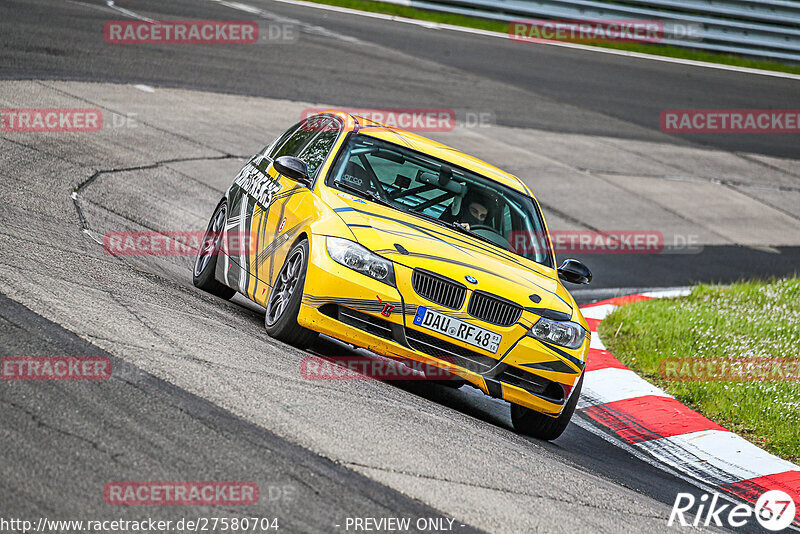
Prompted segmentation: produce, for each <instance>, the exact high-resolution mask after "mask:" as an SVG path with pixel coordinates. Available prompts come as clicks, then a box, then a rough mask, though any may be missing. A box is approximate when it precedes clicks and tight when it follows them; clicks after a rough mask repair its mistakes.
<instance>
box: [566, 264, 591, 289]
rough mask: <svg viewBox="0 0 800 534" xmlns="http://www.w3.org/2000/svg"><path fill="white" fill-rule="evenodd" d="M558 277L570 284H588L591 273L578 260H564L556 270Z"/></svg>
mask: <svg viewBox="0 0 800 534" xmlns="http://www.w3.org/2000/svg"><path fill="white" fill-rule="evenodd" d="M558 277H559V278H560V279H562V280H563V281H565V282H569V283H570V284H588V283H589V282H591V281H592V271H590V270H589V268H588V267H586V266H585V265H584V264H582V263H581V262H579V261H578V260H564V263H562V264H561V267H559V268H558Z"/></svg>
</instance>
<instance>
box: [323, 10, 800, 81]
mask: <svg viewBox="0 0 800 534" xmlns="http://www.w3.org/2000/svg"><path fill="white" fill-rule="evenodd" d="M309 1H311V2H314V3H317V4H327V5H332V6H339V7H347V8H351V9H358V10H360V11H369V12H372V13H383V14H386V15H395V16H398V17H406V18H410V19H419V20H426V21H430V22H438V23H441V24H452V25H454V26H465V27H467V28H478V29H480V30H489V31H494V32H498V33H502V34H506V35H508V23H504V22H500V21H497V20H490V19H481V18H476V17H467V16H464V15H456V14H452V13H443V12H439V11H428V10H425V9H417V8H413V7H408V6H400V5H396V4H388V3H384V2H373V1H371V0H309ZM520 18H524V17H520ZM518 44H519V46H526V45H527V44H528V43H518ZM590 46H598V47H603V48H613V49H616V50H627V51H629V52H641V53H645V54H655V55H659V56H667V57H675V58H681V59H691V60H695V61H707V62H710V63H720V64H723V65H734V66H737V67H749V68H752V69H763V70H774V71H779V72H788V73H792V74H800V65H794V64H787V63H781V62H778V61H767V60H760V59H750V58H746V57H742V56H737V55H733V54H721V53H714V52H703V51H700V50H692V49H689V48H681V47H678V46H670V45H660V44H647V43H602V44H596V43H595V44H592V45H590Z"/></svg>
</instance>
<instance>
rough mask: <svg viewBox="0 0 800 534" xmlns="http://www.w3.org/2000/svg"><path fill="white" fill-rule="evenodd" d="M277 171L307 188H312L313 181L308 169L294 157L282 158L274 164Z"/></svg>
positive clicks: (301, 161)
mask: <svg viewBox="0 0 800 534" xmlns="http://www.w3.org/2000/svg"><path fill="white" fill-rule="evenodd" d="M272 166H273V167H274V168H275V170H276V171H278V172H279V173H281V174H282V175H284V176H286V177H287V178H291V179H292V180H294V181H295V182H300V183H301V184H303V185H304V186H306V187H309V188H310V187H311V184H312V180H311V177H310V176H308V167H307V166H306V164H305V163H304V162H303V160H301V159H300V158H296V157H294V156H281V157H279V158H278V159H276V160H275V162H274V163H273V164H272Z"/></svg>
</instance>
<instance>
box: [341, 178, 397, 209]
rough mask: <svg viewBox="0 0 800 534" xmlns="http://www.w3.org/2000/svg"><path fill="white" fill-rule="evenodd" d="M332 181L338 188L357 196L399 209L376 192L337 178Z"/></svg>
mask: <svg viewBox="0 0 800 534" xmlns="http://www.w3.org/2000/svg"><path fill="white" fill-rule="evenodd" d="M333 183H334V185H335V186H336V187H338V188H340V189H346V190H347V191H351V192H353V193H356V194H357V195H358V196H360V197H363V198H366V199H367V200H371V201H373V202H375V203H376V204H380V205H382V206H387V207H389V208H394V209H399V208H398V207H397V206H395V205H394V204H392V203H390V202H388V201H386V200H384V199H383V198H381V196H380V195H379V194H378V193H374V192H372V191H365V190H363V189H361V188H359V187H356V186H354V185H350V184H348V183H347V182H340V181H338V180H334V181H333Z"/></svg>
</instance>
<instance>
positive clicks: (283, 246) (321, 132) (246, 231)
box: [232, 116, 343, 305]
mask: <svg viewBox="0 0 800 534" xmlns="http://www.w3.org/2000/svg"><path fill="white" fill-rule="evenodd" d="M342 128H343V123H342V122H341V120H340V119H338V118H337V117H333V116H323V117H319V116H316V117H311V118H310V119H308V120H305V121H302V122H300V123H299V124H298V125H297V126H296V127H294V129H293V130H291V133H289V132H287V134H288V135H287V134H284V135H283V136H282V137H281V138H279V139H278V141H277V142H276V143H273V145H271V146H270V147H267V149H265V150H264V151H262V152H261V153H259V154H257V155H256V156H254V158H253V159H252V160H251V161H250V162H249V164H248V165H249V167H248V166H245V168H244V169H242V172H240V175H242V173H244V175H243V176H242V178H241V179H239V182H240V183H241V184H242V185H243V186H244V187H242V190H243V191H244V192H245V195H244V196H246V201H244V199H243V201H242V202H241V203H240V204H239V205H238V206H237V207H238V208H239V212H238V213H239V214H240V218H241V224H240V226H239V228H240V231H241V233H242V235H241V239H242V240H244V242H246V243H248V244H249V247H245V248H246V250H242V251H241V254H240V255H239V257H238V259H239V261H238V263H239V267H240V273H239V274H240V276H239V290H240V291H241V292H242V293H245V294H246V295H247V296H248V297H250V298H251V299H252V300H254V301H255V302H258V303H259V304H262V305H264V304H265V303H266V299H267V298H268V296H269V289H270V288H271V287H272V285H273V282H274V280H275V277H276V276H277V274H278V272H279V271H280V267H281V266H282V265H283V261H284V260H285V257H286V254H287V253H288V252H289V247H290V246H291V245H292V243H293V242H294V240H295V238H296V236H297V235H298V234H299V233H300V230H301V229H302V227H303V223H304V222H307V221H308V219H309V218H310V216H311V214H310V213H307V211H308V208H309V207H310V206H313V204H314V203H313V202H311V201H309V200H308V199H307V196H308V195H312V194H313V193H312V191H311V190H310V189H309V188H307V187H306V186H304V185H303V184H300V183H298V182H296V181H294V180H292V179H290V178H287V177H285V176H283V175H281V174H279V173H278V172H277V171H276V170H275V169H274V168H273V166H272V162H273V161H274V160H275V159H276V158H278V157H280V156H295V157H298V158H300V159H301V160H303V162H304V163H305V164H306V165H307V166H308V170H309V175H310V176H312V177H315V175H316V173H317V171H318V170H319V169H320V168H321V167H322V163H324V161H325V159H326V158H327V157H328V156H329V155H330V152H331V149H332V148H333V145H334V143H335V141H336V138H337V137H338V135H339V133H340V132H341V129H342ZM249 175H253V178H252V182H251V181H250V180H251V178H249ZM304 199H306V201H304ZM232 213H233V212H232ZM241 275H243V276H241Z"/></svg>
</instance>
